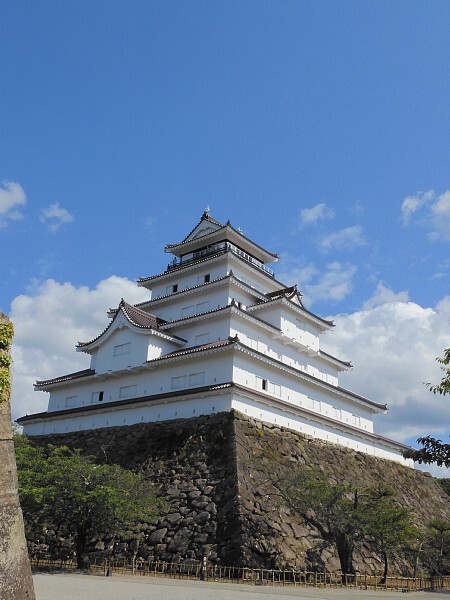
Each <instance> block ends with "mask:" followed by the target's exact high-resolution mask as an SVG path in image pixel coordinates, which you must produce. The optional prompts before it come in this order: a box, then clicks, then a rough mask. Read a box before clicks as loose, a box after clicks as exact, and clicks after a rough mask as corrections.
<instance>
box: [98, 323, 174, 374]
mask: <svg viewBox="0 0 450 600" xmlns="http://www.w3.org/2000/svg"><path fill="white" fill-rule="evenodd" d="M128 343H129V344H130V346H129V350H130V352H127V353H125V354H120V355H118V356H114V347H115V346H119V345H125V344H128ZM147 349H148V333H142V334H140V333H137V332H135V331H132V330H131V329H130V328H129V327H127V326H124V327H122V329H116V330H115V331H114V333H112V335H110V336H109V337H108V338H107V340H106V341H105V342H104V343H103V344H102V345H101V346H100V347H99V348H98V350H97V352H96V355H97V357H96V361H95V370H96V372H97V373H106V372H108V371H110V370H112V371H116V370H118V369H126V368H127V367H128V366H134V365H140V364H142V363H144V362H145V361H146V360H147ZM173 349H175V346H173Z"/></svg>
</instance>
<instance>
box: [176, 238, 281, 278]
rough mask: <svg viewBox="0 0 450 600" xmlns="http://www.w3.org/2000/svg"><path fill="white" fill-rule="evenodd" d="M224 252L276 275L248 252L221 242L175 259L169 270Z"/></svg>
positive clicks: (268, 273) (272, 275)
mask: <svg viewBox="0 0 450 600" xmlns="http://www.w3.org/2000/svg"><path fill="white" fill-rule="evenodd" d="M222 252H233V254H236V255H237V256H240V257H241V258H243V259H244V260H246V261H247V262H248V263H250V264H252V265H253V266H254V267H256V268H258V269H261V271H263V272H264V273H266V275H269V277H275V274H274V272H273V271H272V269H269V267H266V265H265V264H264V263H262V262H261V261H260V260H258V259H257V258H255V257H254V256H251V255H250V254H247V252H244V251H243V250H241V249H240V248H238V247H237V246H235V245H234V244H231V243H230V242H219V243H218V244H211V246H207V247H206V248H202V249H201V250H197V251H196V252H191V253H189V254H186V255H185V256H182V257H181V258H176V257H175V258H174V259H173V261H172V262H171V263H169V264H168V265H167V270H168V271H170V270H171V269H175V268H177V267H180V266H181V265H187V264H189V263H191V262H194V261H196V260H198V259H199V258H203V257H205V256H211V255H212V254H220V253H222Z"/></svg>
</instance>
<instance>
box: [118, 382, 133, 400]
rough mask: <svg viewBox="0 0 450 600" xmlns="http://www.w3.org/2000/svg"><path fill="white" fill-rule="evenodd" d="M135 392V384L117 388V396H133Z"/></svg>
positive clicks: (122, 397)
mask: <svg viewBox="0 0 450 600" xmlns="http://www.w3.org/2000/svg"><path fill="white" fill-rule="evenodd" d="M136 393H137V385H125V386H124V387H121V388H120V390H119V398H121V399H124V398H133V397H134V396H136Z"/></svg>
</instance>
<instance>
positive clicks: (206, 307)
mask: <svg viewBox="0 0 450 600" xmlns="http://www.w3.org/2000/svg"><path fill="white" fill-rule="evenodd" d="M207 310H209V300H208V302H200V303H199V304H197V313H202V312H206V311H207Z"/></svg>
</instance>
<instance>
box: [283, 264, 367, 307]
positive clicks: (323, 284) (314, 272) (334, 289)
mask: <svg viewBox="0 0 450 600" xmlns="http://www.w3.org/2000/svg"><path fill="white" fill-rule="evenodd" d="M282 260H283V264H285V265H286V267H287V268H286V269H285V270H284V271H283V272H281V273H279V274H277V279H279V280H280V281H283V282H286V284H287V285H289V284H290V285H292V284H294V283H297V285H298V287H299V290H301V292H302V294H303V300H304V302H305V305H306V306H307V307H308V308H309V307H311V306H312V305H313V304H314V303H315V302H318V301H319V300H329V301H335V302H338V301H340V300H343V299H344V298H345V297H346V296H348V294H350V292H351V291H352V289H353V283H352V281H353V276H354V275H355V273H356V271H357V268H356V266H355V265H352V264H349V263H344V264H343V263H340V262H338V261H333V262H330V263H328V264H326V265H325V267H324V268H323V269H321V270H319V269H317V268H316V267H315V265H314V264H312V263H309V264H301V263H300V264H299V263H298V260H297V259H293V258H292V257H291V256H289V255H284V256H283V259H282Z"/></svg>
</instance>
